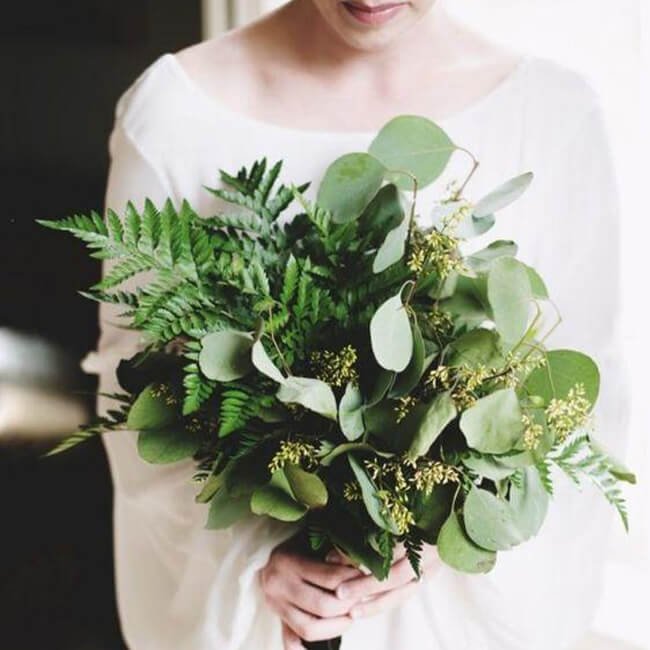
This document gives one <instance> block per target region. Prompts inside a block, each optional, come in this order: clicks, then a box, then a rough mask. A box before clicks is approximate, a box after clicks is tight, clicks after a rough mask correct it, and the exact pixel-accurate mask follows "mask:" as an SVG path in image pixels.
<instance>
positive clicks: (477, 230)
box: [456, 214, 496, 239]
mask: <svg viewBox="0 0 650 650" xmlns="http://www.w3.org/2000/svg"><path fill="white" fill-rule="evenodd" d="M495 222H496V219H495V217H494V215H493V214H486V215H485V216H484V217H477V216H476V215H475V214H469V215H467V217H465V219H463V220H462V221H460V223H459V224H458V226H457V227H456V236H457V237H460V238H461V239H472V238H474V237H478V236H480V235H482V234H483V233H486V232H487V231H488V230H490V228H492V227H493V226H494V224H495Z"/></svg>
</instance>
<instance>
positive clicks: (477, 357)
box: [446, 328, 505, 368]
mask: <svg viewBox="0 0 650 650" xmlns="http://www.w3.org/2000/svg"><path fill="white" fill-rule="evenodd" d="M504 362H505V358H504V356H503V353H502V352H501V346H500V342H499V336H498V334H497V333H496V332H494V331H493V330H488V329H483V328H477V329H475V330H470V331H469V332H467V333H466V334H462V335H461V336H459V337H458V338H457V339H456V340H455V341H453V342H452V343H451V344H450V346H449V356H448V358H447V362H446V363H447V365H449V366H468V367H470V368H476V367H477V366H485V367H487V368H498V367H500V366H502V365H503V363H504Z"/></svg>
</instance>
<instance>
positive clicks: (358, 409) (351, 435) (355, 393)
mask: <svg viewBox="0 0 650 650" xmlns="http://www.w3.org/2000/svg"><path fill="white" fill-rule="evenodd" d="M339 425H340V426H341V431H342V432H343V435H344V436H345V437H346V438H347V439H348V440H356V439H357V438H359V437H360V436H361V435H362V434H363V431H364V426H363V397H362V396H361V391H360V390H359V388H358V387H357V386H356V385H355V384H353V383H352V382H349V383H348V385H347V386H346V387H345V393H343V397H342V398H341V402H340V403H339Z"/></svg>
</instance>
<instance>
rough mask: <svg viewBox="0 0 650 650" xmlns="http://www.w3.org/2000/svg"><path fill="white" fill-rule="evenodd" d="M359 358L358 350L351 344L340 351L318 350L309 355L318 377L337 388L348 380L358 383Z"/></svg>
mask: <svg viewBox="0 0 650 650" xmlns="http://www.w3.org/2000/svg"><path fill="white" fill-rule="evenodd" d="M357 358H358V355H357V351H356V349H355V348H354V347H353V346H351V345H346V346H345V347H343V348H341V350H339V351H338V352H333V351H331V350H316V351H314V352H312V353H311V355H310V356H309V360H310V362H311V365H312V368H313V369H314V372H315V373H316V377H317V378H318V379H320V380H321V381H324V382H326V383H328V384H329V385H330V386H334V387H336V388H341V387H342V386H345V385H346V384H347V383H348V382H352V383H354V384H356V383H357V382H358V381H359V373H358V372H357V368H356V363H357Z"/></svg>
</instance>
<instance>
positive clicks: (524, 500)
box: [463, 467, 549, 551]
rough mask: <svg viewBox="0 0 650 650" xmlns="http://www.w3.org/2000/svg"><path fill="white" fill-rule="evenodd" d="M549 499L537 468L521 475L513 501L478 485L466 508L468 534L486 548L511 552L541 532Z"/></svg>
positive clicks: (464, 512) (467, 501)
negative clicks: (511, 549) (513, 548)
mask: <svg viewBox="0 0 650 650" xmlns="http://www.w3.org/2000/svg"><path fill="white" fill-rule="evenodd" d="M548 500H549V497H548V494H547V493H546V491H545V490H544V486H543V485H542V482H541V480H540V478H539V473H538V471H537V469H536V468H535V467H528V468H526V469H525V470H523V471H522V472H521V480H520V482H519V483H518V484H514V483H513V485H512V486H511V488H510V498H509V500H506V499H502V498H499V497H497V496H495V495H494V494H492V493H491V492H488V491H487V490H483V489H481V488H478V487H476V486H474V487H473V488H472V489H471V490H470V493H469V494H468V495H467V498H466V499H465V505H464V508H463V514H464V521H465V528H466V530H467V534H468V535H469V536H470V537H471V538H472V540H473V541H474V542H476V544H478V545H479V546H481V547H482V548H486V549H489V550H492V551H505V550H508V549H510V548H512V547H513V546H517V545H518V544H521V543H522V542H525V541H526V540H528V539H530V538H531V537H532V536H533V535H536V534H537V533H538V532H539V529H540V528H541V526H542V523H543V522H544V519H545V517H546V511H547V509H548Z"/></svg>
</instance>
